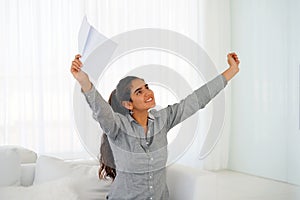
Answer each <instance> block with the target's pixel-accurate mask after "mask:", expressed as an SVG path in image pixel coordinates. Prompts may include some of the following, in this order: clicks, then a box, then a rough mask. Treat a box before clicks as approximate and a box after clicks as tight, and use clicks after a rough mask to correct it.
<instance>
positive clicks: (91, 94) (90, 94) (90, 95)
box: [81, 83, 96, 102]
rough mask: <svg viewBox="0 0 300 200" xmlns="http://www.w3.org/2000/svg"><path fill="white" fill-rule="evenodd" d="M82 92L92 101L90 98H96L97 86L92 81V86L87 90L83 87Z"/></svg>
mask: <svg viewBox="0 0 300 200" xmlns="http://www.w3.org/2000/svg"><path fill="white" fill-rule="evenodd" d="M81 92H82V94H83V95H84V96H85V98H86V99H87V100H88V101H89V102H90V100H92V99H95V94H96V88H95V86H94V85H93V83H92V88H91V89H90V90H89V91H87V92H84V91H83V90H82V89H81Z"/></svg>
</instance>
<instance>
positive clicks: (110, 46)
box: [78, 16, 117, 80]
mask: <svg viewBox="0 0 300 200" xmlns="http://www.w3.org/2000/svg"><path fill="white" fill-rule="evenodd" d="M104 42H105V51H103V49H101V48H99V47H100V46H101V45H102V44H103V43H104ZM116 47H117V44H116V43H115V42H113V41H112V40H110V39H108V38H107V37H105V36H104V35H102V34H101V33H99V32H98V31H97V30H96V29H95V28H94V27H93V26H91V25H90V24H89V23H88V21H87V17H86V16H84V18H83V20H82V23H81V27H80V30H79V33H78V51H79V53H80V54H81V58H80V60H81V62H82V63H83V67H82V70H83V71H85V72H86V73H87V74H88V75H89V76H91V77H92V78H93V79H94V80H97V79H98V77H99V76H100V74H101V72H102V71H103V70H104V68H105V67H106V65H105V64H103V63H106V62H107V61H108V60H109V58H110V57H111V56H112V54H113V52H114V50H115V49H116ZM98 49H99V50H98ZM97 50H98V51H97ZM91 54H93V55H94V56H91V57H89V56H90V55H91ZM95 54H96V55H95ZM97 54H99V55H97ZM87 61H88V62H87Z"/></svg>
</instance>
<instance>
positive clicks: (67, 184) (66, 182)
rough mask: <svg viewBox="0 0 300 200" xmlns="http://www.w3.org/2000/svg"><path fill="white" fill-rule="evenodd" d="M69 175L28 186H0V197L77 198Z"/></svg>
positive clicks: (33, 199) (26, 199) (11, 199)
mask: <svg viewBox="0 0 300 200" xmlns="http://www.w3.org/2000/svg"><path fill="white" fill-rule="evenodd" d="M72 186H73V180H72V179H71V178H69V177H66V178H61V179H58V180H54V181H49V182H47V183H42V184H38V185H32V186H28V187H23V186H15V187H13V186H10V187H0V199H3V200H5V199H9V200H20V199H22V200H53V199H55V200H66V199H68V200H79V199H80V198H79V197H78V195H77V193H76V191H75V189H74V187H72Z"/></svg>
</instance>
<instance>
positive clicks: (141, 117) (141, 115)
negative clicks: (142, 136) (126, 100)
mask: <svg viewBox="0 0 300 200" xmlns="http://www.w3.org/2000/svg"><path fill="white" fill-rule="evenodd" d="M132 117H133V118H134V119H135V120H136V121H137V122H138V123H139V124H140V125H141V126H142V127H147V124H148V111H147V110H146V111H143V112H138V111H134V112H133V114H132Z"/></svg>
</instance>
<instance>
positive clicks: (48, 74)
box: [0, 0, 230, 169]
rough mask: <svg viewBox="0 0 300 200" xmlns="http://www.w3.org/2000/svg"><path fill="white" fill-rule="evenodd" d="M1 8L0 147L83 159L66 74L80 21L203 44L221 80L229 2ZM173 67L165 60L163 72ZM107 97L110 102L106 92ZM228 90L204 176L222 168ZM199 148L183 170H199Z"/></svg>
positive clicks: (131, 0) (22, 0)
mask: <svg viewBox="0 0 300 200" xmlns="http://www.w3.org/2000/svg"><path fill="white" fill-rule="evenodd" d="M1 3H2V4H1V7H0V16H1V17H0V20H1V21H0V22H1V24H0V25H1V33H0V34H1V35H0V36H1V37H0V41H1V49H0V50H1V65H0V69H1V73H0V109H1V113H0V144H18V145H22V146H25V147H27V148H31V149H33V150H35V151H37V152H38V153H40V154H55V155H61V156H63V157H85V156H88V155H87V153H86V151H85V149H84V148H83V147H82V145H81V143H80V139H79V137H78V134H77V130H76V126H75V124H74V119H73V108H72V100H73V99H72V98H73V89H74V83H75V81H74V79H73V77H72V75H71V74H70V72H69V67H70V64H71V60H72V59H73V57H74V55H75V54H76V53H77V34H78V30H79V27H80V24H81V20H82V18H83V16H84V15H86V16H87V18H88V20H89V22H90V23H91V24H92V25H93V26H94V27H95V28H96V29H97V30H99V31H101V33H103V34H104V35H106V36H107V37H112V36H114V35H117V34H119V33H122V32H126V31H129V30H134V29H139V28H161V29H168V30H172V31H176V32H178V33H181V34H183V35H185V36H187V37H189V38H191V39H192V40H194V41H195V42H197V43H198V44H200V45H201V46H202V47H203V48H204V49H205V50H206V51H207V53H208V55H209V56H210V57H211V58H212V60H213V61H214V63H215V64H216V66H220V68H218V70H219V72H222V71H223V70H225V68H226V67H227V65H226V53H227V52H228V51H229V50H230V15H229V11H230V5H229V0H222V1H218V0H213V1H211V0H210V1H209V0H201V1H198V0H192V1H183V0H176V1H174V0H164V1H161V0H152V1H146V0H123V1H118V0H43V1H39V0H4V1H3V0H2V1H1ZM174 62H175V61H174V60H172V59H170V60H169V63H168V66H172V64H174ZM200 82H201V81H200ZM104 90H105V91H104V95H106V96H108V94H109V92H110V90H111V89H110V88H108V89H106V88H104ZM229 90H230V88H227V89H226V111H228V112H226V116H227V119H226V121H225V123H224V130H223V136H222V138H221V140H220V142H219V143H218V145H217V146H216V148H215V150H214V151H213V152H212V154H211V155H210V156H209V157H208V158H207V159H206V160H205V162H204V167H205V168H207V169H219V168H224V167H226V165H227V154H228V137H229V116H230V113H229V111H230V104H229V102H230V98H229V96H230V91H229ZM159 92H160V91H158V92H157V93H159ZM106 96H105V97H106ZM209 109H213V108H209V107H208V108H207V110H208V111H209ZM208 111H207V112H208ZM198 142H199V141H198V140H197V139H196V141H195V142H194V143H193V145H192V146H191V148H190V150H189V151H188V152H187V154H188V155H187V156H186V157H185V158H184V159H182V162H184V163H186V164H189V165H193V166H203V162H202V161H200V160H199V159H197V154H198V153H199V149H197V145H198Z"/></svg>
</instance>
